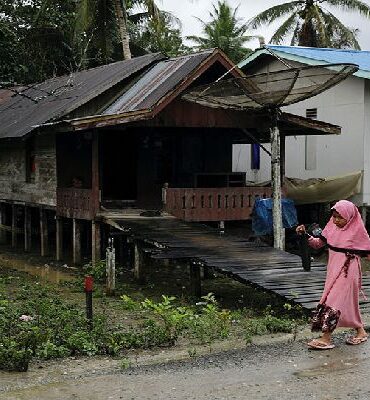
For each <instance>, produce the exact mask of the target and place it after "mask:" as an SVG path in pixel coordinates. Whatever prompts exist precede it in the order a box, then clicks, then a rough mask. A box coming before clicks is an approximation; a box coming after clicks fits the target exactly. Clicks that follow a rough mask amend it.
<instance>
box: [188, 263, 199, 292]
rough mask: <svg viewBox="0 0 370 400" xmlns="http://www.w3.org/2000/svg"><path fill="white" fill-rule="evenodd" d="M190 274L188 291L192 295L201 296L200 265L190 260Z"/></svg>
mask: <svg viewBox="0 0 370 400" xmlns="http://www.w3.org/2000/svg"><path fill="white" fill-rule="evenodd" d="M189 275H190V293H191V294H192V296H194V297H201V295H202V284H201V279H200V265H199V264H198V263H196V262H193V261H192V262H191V263H190V265H189Z"/></svg>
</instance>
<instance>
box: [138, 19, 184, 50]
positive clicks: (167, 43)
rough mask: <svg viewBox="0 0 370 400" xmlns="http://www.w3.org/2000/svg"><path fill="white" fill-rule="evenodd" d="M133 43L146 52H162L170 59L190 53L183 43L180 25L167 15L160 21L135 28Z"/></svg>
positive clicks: (150, 21) (148, 22)
mask: <svg viewBox="0 0 370 400" xmlns="http://www.w3.org/2000/svg"><path fill="white" fill-rule="evenodd" d="M132 42H133V44H134V45H135V46H138V47H140V48H142V49H143V50H144V51H146V52H150V53H156V52H161V53H163V54H166V55H167V56H169V57H175V56H178V55H180V54H184V53H187V52H190V49H189V48H188V47H186V46H185V45H184V44H183V42H182V37H181V27H180V24H179V23H178V22H177V21H174V20H173V18H171V17H170V16H169V15H168V14H165V13H161V14H160V16H159V19H158V20H153V19H151V20H149V21H147V22H146V23H145V24H140V25H136V26H133V29H132Z"/></svg>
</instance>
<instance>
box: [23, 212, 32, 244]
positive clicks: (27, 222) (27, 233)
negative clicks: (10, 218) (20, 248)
mask: <svg viewBox="0 0 370 400" xmlns="http://www.w3.org/2000/svg"><path fill="white" fill-rule="evenodd" d="M30 211H31V210H30V208H29V207H27V206H24V251H30V250H31V212H30Z"/></svg>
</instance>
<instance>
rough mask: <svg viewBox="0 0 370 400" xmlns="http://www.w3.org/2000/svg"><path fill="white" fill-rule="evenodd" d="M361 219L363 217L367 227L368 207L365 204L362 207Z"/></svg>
mask: <svg viewBox="0 0 370 400" xmlns="http://www.w3.org/2000/svg"><path fill="white" fill-rule="evenodd" d="M361 217H362V221H363V222H364V225H365V226H366V218H367V207H366V205H365V204H364V205H363V206H362V207H361Z"/></svg>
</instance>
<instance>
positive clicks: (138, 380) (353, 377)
mask: <svg viewBox="0 0 370 400" xmlns="http://www.w3.org/2000/svg"><path fill="white" fill-rule="evenodd" d="M335 343H336V345H337V347H336V348H335V349H333V350H331V351H312V350H308V349H307V348H306V347H305V345H304V343H303V342H302V341H298V342H288V343H286V342H285V343H279V344H273V345H262V346H261V345H259V346H256V345H251V346H248V347H246V348H245V349H241V350H234V351H228V352H224V353H220V354H212V355H209V356H204V357H199V358H197V359H193V360H191V361H181V362H180V361H176V362H168V363H166V364H158V365H152V366H141V367H136V368H129V369H126V370H121V369H120V368H119V367H118V364H117V362H116V364H115V365H113V366H112V360H109V359H105V360H101V361H100V362H99V363H98V364H96V365H95V367H94V368H95V369H91V366H90V367H88V365H87V364H86V365H84V363H83V362H81V361H80V360H74V361H73V360H72V361H70V362H71V363H73V365H74V367H73V368H68V367H66V366H65V365H64V366H63V363H61V364H60V365H59V366H58V363H56V364H54V367H53V368H50V366H49V367H47V368H46V367H45V368H42V369H41V368H40V370H39V371H38V370H37V369H36V370H33V371H30V372H28V373H23V374H19V373H17V374H15V373H11V374H10V373H4V372H1V374H0V399H4V400H5V399H6V400H103V399H104V400H107V399H114V400H117V399H124V400H139V399H140V400H149V399H150V400H153V399H154V400H155V399H161V400H162V399H163V400H164V399H166V400H180V399H187V400H229V399H251V400H258V399H266V400H267V399H268V400H280V399H281V400H290V399H292V400H293V399H294V400H306V399H320V400H342V399H346V400H348V399H351V400H355V399H359V400H368V399H370V379H369V369H370V343H365V344H363V345H361V346H348V345H345V344H344V336H343V334H341V335H337V336H336V338H335ZM66 371H67V372H66Z"/></svg>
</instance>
